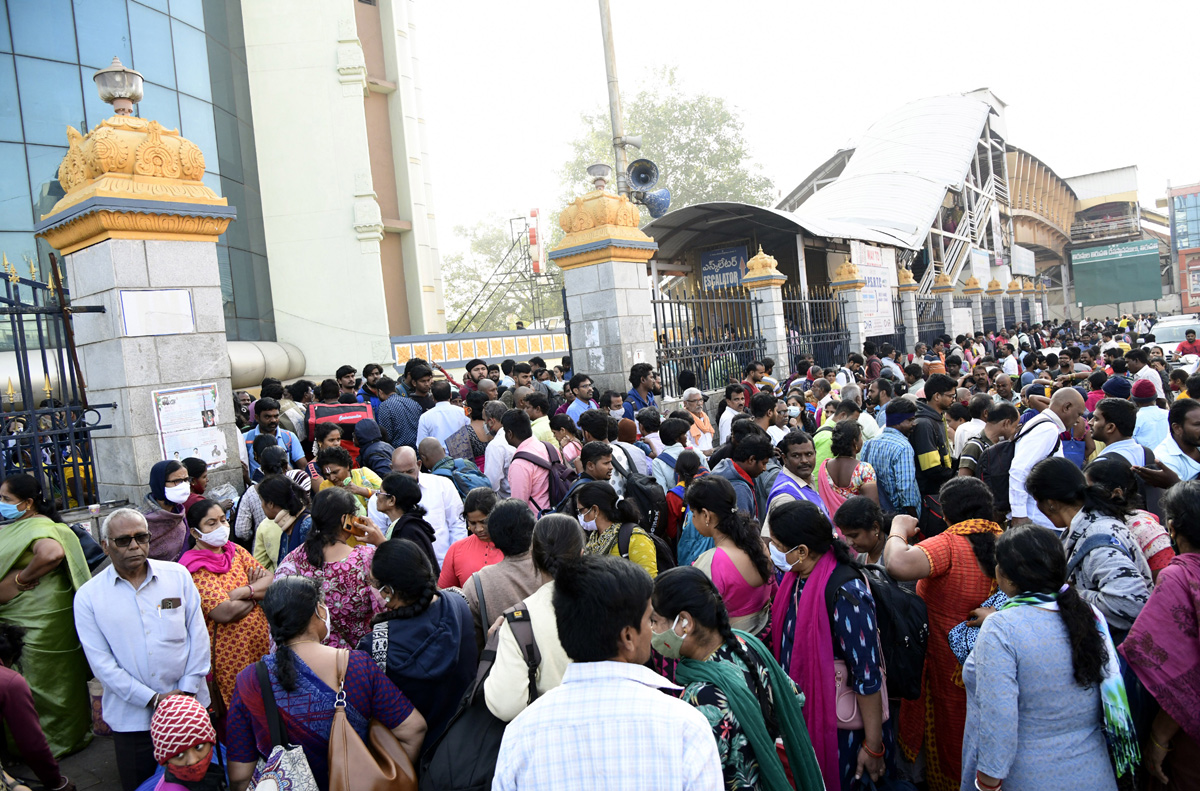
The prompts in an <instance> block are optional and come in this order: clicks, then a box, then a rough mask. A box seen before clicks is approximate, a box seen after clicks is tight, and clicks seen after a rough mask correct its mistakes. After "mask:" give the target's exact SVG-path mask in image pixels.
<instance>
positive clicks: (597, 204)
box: [549, 165, 658, 270]
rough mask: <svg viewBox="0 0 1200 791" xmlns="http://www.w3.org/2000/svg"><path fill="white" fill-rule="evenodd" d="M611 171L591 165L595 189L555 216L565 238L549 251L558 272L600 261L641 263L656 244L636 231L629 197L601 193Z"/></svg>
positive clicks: (636, 212) (637, 229)
mask: <svg viewBox="0 0 1200 791" xmlns="http://www.w3.org/2000/svg"><path fill="white" fill-rule="evenodd" d="M611 172H612V168H611V167H609V166H607V165H592V166H591V167H590V168H588V174H589V175H591V176H592V178H593V184H594V185H595V187H596V189H594V190H592V191H591V192H589V193H587V194H586V195H580V196H579V197H577V198H575V200H573V201H572V202H571V203H569V204H567V206H566V207H565V208H564V209H563V210H562V212H561V213H560V214H559V215H558V224H559V227H561V228H562V229H563V233H565V234H566V236H564V237H563V239H562V241H561V242H559V243H558V244H557V245H556V246H555V247H554V249H553V250H551V251H550V255H549V258H550V260H551V261H553V262H554V264H555V265H556V266H558V268H559V269H563V270H566V269H574V268H575V267H579V266H587V265H588V264H596V263H600V262H602V261H628V262H632V263H645V262H647V261H649V260H650V259H651V258H653V257H654V253H655V251H656V250H658V243H656V242H655V241H654V240H653V239H652V238H650V237H649V236H647V235H646V234H644V233H642V230H641V229H640V228H638V220H639V216H638V210H637V207H636V206H634V205H633V204H632V203H631V202H630V201H629V198H627V197H625V196H624V195H614V194H613V193H611V192H608V191H607V190H605V188H604V187H605V185H606V183H607V179H608V176H609V175H610V174H611Z"/></svg>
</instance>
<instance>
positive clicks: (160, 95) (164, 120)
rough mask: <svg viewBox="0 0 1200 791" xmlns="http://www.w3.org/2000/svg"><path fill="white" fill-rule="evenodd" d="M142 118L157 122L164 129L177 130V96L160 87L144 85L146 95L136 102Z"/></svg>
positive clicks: (171, 91) (173, 92) (168, 89)
mask: <svg viewBox="0 0 1200 791" xmlns="http://www.w3.org/2000/svg"><path fill="white" fill-rule="evenodd" d="M137 113H138V115H139V116H140V117H142V118H148V119H150V120H153V121H158V122H159V123H160V124H162V125H163V128H165V129H178V128H179V94H177V93H175V91H173V90H171V89H170V88H164V87H163V86H161V85H151V84H150V83H146V95H145V96H143V97H142V100H141V101H140V102H138V106H137Z"/></svg>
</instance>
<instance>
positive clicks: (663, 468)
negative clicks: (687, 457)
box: [621, 443, 708, 494]
mask: <svg viewBox="0 0 1200 791" xmlns="http://www.w3.org/2000/svg"><path fill="white" fill-rule="evenodd" d="M685 450H687V448H685V447H683V446H682V445H680V444H679V443H675V444H674V445H665V446H664V447H663V449H662V450H661V451H659V452H658V458H656V459H654V460H653V461H652V462H651V464H650V466H651V469H652V470H653V471H654V480H656V481H658V485H659V486H661V487H662V488H663V493H664V494H665V493H666V492H669V491H671V489H673V488H674V487H675V468H674V467H672V466H671V465H670V464H667V462H666V461H664V460H663V456H664V455H666V456H670V457H671V459H672V461H678V460H679V454H680V453H683V452H684V451H685ZM696 455H698V456H699V457H700V466H701V467H703V468H704V469H706V470H707V469H708V460H707V459H705V458H704V454H702V453H698V454H696ZM621 464H622V466H624V464H625V462H624V461H622V462H621Z"/></svg>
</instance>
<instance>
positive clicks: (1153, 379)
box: [1133, 365, 1167, 401]
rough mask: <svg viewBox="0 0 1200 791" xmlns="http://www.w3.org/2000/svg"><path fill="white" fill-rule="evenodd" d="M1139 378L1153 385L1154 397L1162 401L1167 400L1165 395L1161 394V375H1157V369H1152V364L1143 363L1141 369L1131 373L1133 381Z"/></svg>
mask: <svg viewBox="0 0 1200 791" xmlns="http://www.w3.org/2000/svg"><path fill="white" fill-rule="evenodd" d="M1139 379H1145V380H1146V381H1147V382H1150V383H1151V384H1152V385H1154V397H1155V398H1161V399H1162V400H1164V401H1166V400H1167V397H1166V395H1164V394H1163V387H1162V377H1161V376H1159V375H1158V371H1156V370H1154V368H1153V367H1152V366H1149V365H1143V366H1142V370H1140V371H1138V372H1137V373H1135V374H1134V375H1133V381H1135V382H1136V381H1138V380H1139Z"/></svg>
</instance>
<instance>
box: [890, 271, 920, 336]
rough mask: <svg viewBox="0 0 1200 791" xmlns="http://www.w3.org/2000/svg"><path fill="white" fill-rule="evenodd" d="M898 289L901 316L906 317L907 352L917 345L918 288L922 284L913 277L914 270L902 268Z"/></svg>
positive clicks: (899, 274) (898, 279) (898, 277)
mask: <svg viewBox="0 0 1200 791" xmlns="http://www.w3.org/2000/svg"><path fill="white" fill-rule="evenodd" d="M897 282H898V284H899V285H897V286H896V290H897V291H898V292H900V317H901V318H902V319H904V343H905V345H906V346H907V348H906V349H904V352H905V353H906V354H908V353H910V352H912V350H913V349H915V348H916V346H917V289H918V288H920V286H919V285H918V284H917V282H916V281H915V280H914V279H913V276H912V271H911V270H909V269H906V268H904V267H901V268H900V271H899V273H898V276H897Z"/></svg>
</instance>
